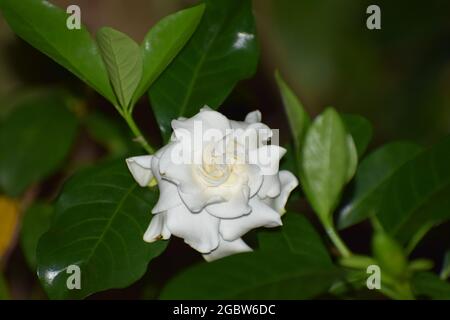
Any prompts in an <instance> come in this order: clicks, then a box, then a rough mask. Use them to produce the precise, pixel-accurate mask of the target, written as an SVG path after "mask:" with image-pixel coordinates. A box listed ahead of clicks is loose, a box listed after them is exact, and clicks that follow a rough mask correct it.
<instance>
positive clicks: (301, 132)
mask: <svg viewBox="0 0 450 320" xmlns="http://www.w3.org/2000/svg"><path fill="white" fill-rule="evenodd" d="M275 79H276V81H277V84H278V90H280V93H281V98H282V100H283V106H284V110H285V112H286V116H287V118H288V122H289V126H290V128H291V132H292V135H293V138H294V145H295V147H296V149H297V151H299V150H300V147H301V144H302V142H303V138H304V136H305V133H306V130H307V129H308V127H309V124H310V122H311V120H310V118H309V115H308V113H307V112H306V111H305V108H304V107H303V104H302V103H301V102H300V100H299V99H298V97H297V96H296V95H295V93H294V92H293V91H292V89H291V88H289V86H288V85H287V83H286V82H285V81H284V80H283V78H282V77H281V75H280V73H279V72H278V71H276V72H275Z"/></svg>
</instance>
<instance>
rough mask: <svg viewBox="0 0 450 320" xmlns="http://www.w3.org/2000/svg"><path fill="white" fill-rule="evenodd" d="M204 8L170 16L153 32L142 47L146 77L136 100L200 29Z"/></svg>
mask: <svg viewBox="0 0 450 320" xmlns="http://www.w3.org/2000/svg"><path fill="white" fill-rule="evenodd" d="M204 10H205V5H204V4H201V5H198V6H195V7H193V8H189V9H185V10H181V11H178V12H176V13H174V14H171V15H169V16H167V17H165V18H163V19H162V20H161V21H159V22H158V23H157V24H156V25H155V26H154V27H152V28H151V29H150V31H149V32H148V33H147V35H146V36H145V38H144V41H143V43H142V45H141V51H142V57H143V66H144V69H143V74H142V79H141V81H140V83H139V87H138V89H137V90H136V92H135V94H134V98H133V100H134V101H137V100H138V99H139V98H140V97H141V96H142V95H143V94H144V93H145V91H147V90H148V88H149V87H150V86H151V84H152V83H153V82H154V81H155V80H156V78H158V76H159V75H160V74H161V72H163V71H164V69H165V68H166V67H167V66H168V65H169V64H170V62H172V60H173V59H174V58H175V56H176V55H177V54H178V53H179V52H180V50H181V49H182V48H183V47H184V45H185V44H186V43H187V41H188V40H189V39H190V37H191V36H192V34H193V33H194V31H195V29H196V28H197V26H198V24H199V22H200V19H201V18H202V15H203V12H204Z"/></svg>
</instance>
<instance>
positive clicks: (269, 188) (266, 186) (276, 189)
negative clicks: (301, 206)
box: [258, 173, 281, 199]
mask: <svg viewBox="0 0 450 320" xmlns="http://www.w3.org/2000/svg"><path fill="white" fill-rule="evenodd" d="M280 192H281V182H280V176H279V175H278V173H277V174H272V175H265V176H264V178H263V183H262V185H261V188H260V189H259V191H258V196H259V197H260V198H262V199H264V198H266V197H271V198H274V197H276V196H278V195H279V194H280Z"/></svg>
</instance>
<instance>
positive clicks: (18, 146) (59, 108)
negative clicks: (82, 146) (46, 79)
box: [0, 92, 77, 196]
mask: <svg viewBox="0 0 450 320" xmlns="http://www.w3.org/2000/svg"><path fill="white" fill-rule="evenodd" d="M76 131H77V119H76V118H75V116H74V115H73V114H72V113H71V112H70V111H69V110H68V108H67V101H66V99H65V97H64V96H62V95H60V94H57V93H54V92H50V93H46V94H45V95H42V96H40V97H36V98H34V99H33V100H26V101H24V102H23V104H22V105H21V106H20V107H19V106H18V107H17V108H15V109H14V111H12V112H11V113H10V114H9V115H8V117H7V118H6V119H4V121H3V124H2V125H1V126H0V188H1V189H3V191H5V192H6V193H7V194H9V195H11V196H18V195H19V194H21V193H22V192H23V191H24V190H25V189H26V188H27V187H29V186H30V185H31V184H33V183H36V182H38V181H39V180H41V179H43V178H46V177H47V176H49V175H50V174H51V173H53V172H54V171H55V170H57V169H58V168H59V167H60V166H61V165H62V163H63V160H64V158H65V157H66V155H67V154H68V152H69V150H70V147H71V146H72V143H73V141H74V138H75V136H76Z"/></svg>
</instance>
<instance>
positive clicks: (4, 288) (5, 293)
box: [0, 272, 10, 300]
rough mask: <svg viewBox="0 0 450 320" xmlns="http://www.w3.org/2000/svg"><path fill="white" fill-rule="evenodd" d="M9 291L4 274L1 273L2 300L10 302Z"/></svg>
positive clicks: (0, 290) (0, 296) (0, 291)
mask: <svg viewBox="0 0 450 320" xmlns="http://www.w3.org/2000/svg"><path fill="white" fill-rule="evenodd" d="M9 299H10V296H9V289H8V284H7V283H6V279H5V277H4V275H3V273H2V272H0V300H9Z"/></svg>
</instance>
